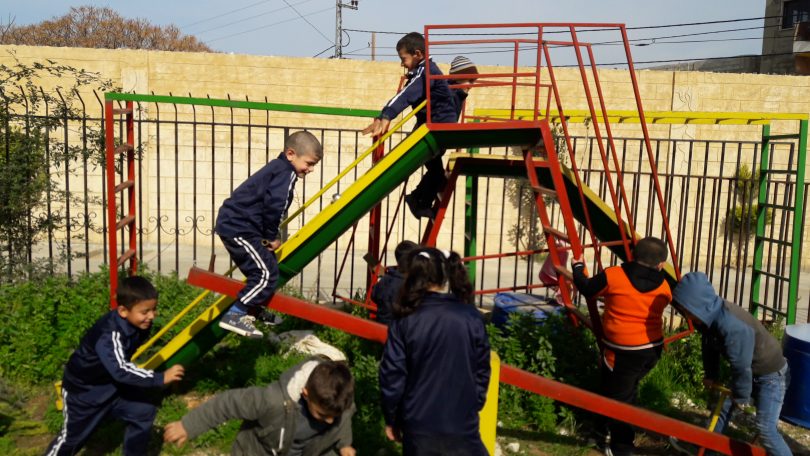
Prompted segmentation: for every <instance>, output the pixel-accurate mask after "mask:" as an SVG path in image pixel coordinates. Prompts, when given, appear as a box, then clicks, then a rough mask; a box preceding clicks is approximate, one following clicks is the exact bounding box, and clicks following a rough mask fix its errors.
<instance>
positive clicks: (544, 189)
mask: <svg viewBox="0 0 810 456" xmlns="http://www.w3.org/2000/svg"><path fill="white" fill-rule="evenodd" d="M532 190H533V191H535V192H537V193H540V194H542V195H546V196H549V197H551V198H556V197H557V192H556V191H555V190H553V189H550V188H548V187H543V186H542V185H538V186H536V187H532Z"/></svg>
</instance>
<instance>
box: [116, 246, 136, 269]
mask: <svg viewBox="0 0 810 456" xmlns="http://www.w3.org/2000/svg"><path fill="white" fill-rule="evenodd" d="M134 256H135V249H129V250H127V251H126V252H124V254H123V255H121V256H120V257H118V266H121V265H122V264H124V263H126V262H127V261H129V260H130V259H132V257H134Z"/></svg>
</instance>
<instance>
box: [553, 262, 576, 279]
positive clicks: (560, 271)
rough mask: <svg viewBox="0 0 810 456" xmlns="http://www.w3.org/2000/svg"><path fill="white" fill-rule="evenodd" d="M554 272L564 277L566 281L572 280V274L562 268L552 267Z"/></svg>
mask: <svg viewBox="0 0 810 456" xmlns="http://www.w3.org/2000/svg"><path fill="white" fill-rule="evenodd" d="M554 270H555V271H557V274H560V275H561V276H563V277H565V278H566V279H568V280H574V273H573V272H571V271H569V270H568V269H566V268H565V267H563V266H558V265H554Z"/></svg>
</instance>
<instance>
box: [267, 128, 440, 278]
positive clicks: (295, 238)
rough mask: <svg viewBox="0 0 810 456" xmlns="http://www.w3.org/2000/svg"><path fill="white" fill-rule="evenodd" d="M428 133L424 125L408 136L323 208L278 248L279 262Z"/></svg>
mask: <svg viewBox="0 0 810 456" xmlns="http://www.w3.org/2000/svg"><path fill="white" fill-rule="evenodd" d="M428 132H429V130H428V128H427V125H422V126H421V127H419V128H418V129H416V130H415V131H414V132H413V133H411V134H410V135H408V136H407V137H406V138H405V139H404V140H402V142H401V143H399V144H398V145H397V146H396V147H395V148H394V149H393V150H391V151H389V152H388V153H387V154H386V155H385V156H384V157H383V159H382V160H380V161H379V162H377V164H376V165H374V166H373V167H372V168H371V169H370V170H368V171H367V172H366V173H364V174H363V175H361V176H360V177H359V178H358V179H357V180H356V181H354V183H352V185H350V186H349V188H348V189H346V191H344V192H343V193H341V195H340V198H339V199H338V200H337V201H335V202H334V203H332V204H330V205H328V206H326V207H325V208H323V210H322V211H320V212H318V214H317V215H316V216H315V217H314V218H313V219H312V220H310V221H309V222H307V224H306V225H304V226H302V227H301V229H299V230H298V231H297V232H296V233H295V234H293V235H292V236H290V238H289V239H287V240H286V241H285V242H284V244H282V245H281V247H279V248H278V250H276V257H278V261H279V262H281V261H283V260H284V258H286V257H287V256H288V255H290V254H291V253H292V252H294V251H295V249H297V248H298V247H300V246H301V245H302V244H303V243H304V242H306V240H307V239H309V238H310V237H311V236H312V235H313V234H314V233H316V232H318V231H319V230H321V228H322V227H323V225H324V224H325V223H326V222H328V221H329V220H331V219H332V217H334V216H335V215H336V214H338V213H339V212H340V211H341V210H343V209H344V208H345V207H346V206H348V205H349V204H351V203H352V201H354V199H355V197H357V196H358V195H359V194H360V193H361V192H362V191H363V190H364V189H365V188H367V187H368V186H369V185H370V184H371V183H372V182H374V181H375V180H376V179H378V178H379V177H380V175H382V174H383V172H384V171H386V170H387V169H388V168H390V167H391V166H393V165H394V164H396V163H397V162H398V161H399V159H400V158H402V156H404V155H405V154H406V153H407V152H408V151H409V150H411V148H412V147H413V146H414V144H416V143H418V142H419V141H421V140H422V138H424V137H425V135H427V134H428Z"/></svg>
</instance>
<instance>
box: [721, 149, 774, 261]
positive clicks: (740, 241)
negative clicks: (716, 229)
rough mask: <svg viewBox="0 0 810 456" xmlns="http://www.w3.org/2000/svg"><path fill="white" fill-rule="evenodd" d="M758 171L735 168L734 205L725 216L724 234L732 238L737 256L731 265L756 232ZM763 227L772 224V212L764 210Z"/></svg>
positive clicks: (741, 166)
mask: <svg viewBox="0 0 810 456" xmlns="http://www.w3.org/2000/svg"><path fill="white" fill-rule="evenodd" d="M759 178H760V176H759V170H751V168H750V167H749V166H748V165H746V164H742V165H740V167H739V168H737V173H736V175H735V179H734V198H735V204H734V206H732V207H730V208H729V210H728V214H727V215H726V223H725V225H726V234H727V235H729V236H731V237H732V242H733V244H734V245H735V247H736V250H737V255H736V256H733V257H732V259H731V260H732V264H735V263H736V258H738V257H740V250H741V248H742V246H743V245H745V244H747V243H748V242H749V241H750V240H751V238H752V237H753V236H754V234H755V233H756V230H757V221H758V218H759V214H760V208H759V204H758V203H757V202H756V199H757V191H758V185H759ZM763 216H764V221H765V226H768V225H770V224H771V223H772V222H773V211H772V210H771V209H770V208H766V209H765V210H764V214H763Z"/></svg>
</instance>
